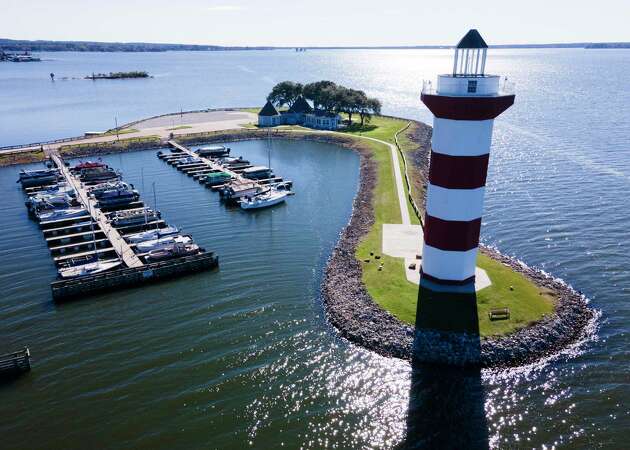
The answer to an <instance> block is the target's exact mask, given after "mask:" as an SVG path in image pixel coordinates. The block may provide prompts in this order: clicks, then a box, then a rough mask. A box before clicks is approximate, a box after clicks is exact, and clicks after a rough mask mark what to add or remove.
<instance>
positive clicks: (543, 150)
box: [0, 49, 630, 448]
mask: <svg viewBox="0 0 630 450" xmlns="http://www.w3.org/2000/svg"><path fill="white" fill-rule="evenodd" d="M42 56H43V57H44V58H46V59H47V60H46V61H44V62H41V63H33V64H10V63H2V64H0V145H10V144H16V143H26V142H34V141H40V140H46V139H54V138H60V137H65V136H73V135H79V134H81V133H83V132H84V131H87V130H102V129H105V128H110V127H112V126H113V124H114V117H117V119H118V122H119V123H123V122H128V121H132V120H135V119H139V118H141V117H143V116H149V115H154V114H161V113H165V112H169V111H177V110H179V109H180V108H182V109H183V110H190V109H198V108H208V107H211V108H217V107H227V106H255V105H262V103H263V101H264V97H265V96H266V94H267V93H268V91H269V90H270V88H271V87H272V86H273V84H275V83H276V82H278V81H282V80H284V79H293V80H298V81H302V82H308V81H312V80H316V79H331V80H334V81H336V82H338V83H341V84H346V85H348V86H353V87H356V88H360V89H364V90H365V91H366V92H368V94H370V95H374V96H377V97H379V98H380V99H381V100H382V101H383V105H384V108H383V109H384V112H385V113H388V114H395V115H400V116H405V117H412V118H416V119H420V120H424V121H430V115H429V112H428V111H427V110H426V109H425V108H424V107H423V106H422V105H421V103H420V100H419V89H420V86H421V82H422V79H423V78H427V79H428V78H434V77H435V75H436V74H437V73H440V72H447V71H448V70H449V68H450V64H451V55H450V52H446V51H438V50H431V51H420V50H418V51H415V50H414V51H411V50H395V51H394V50H356V51H307V52H305V53H295V52H292V51H273V52H227V53H187V52H171V53H159V54H120V53H114V54H104V53H102V54H100V53H86V54H79V53H76V54H75V53H50V54H43V55H42ZM488 68H489V71H490V72H496V73H501V74H505V75H507V76H508V78H509V79H510V80H511V81H513V82H515V84H516V87H517V99H516V103H515V105H514V106H513V107H512V108H511V109H510V110H509V111H508V112H506V113H505V114H504V115H502V116H501V118H500V119H499V120H498V121H497V123H496V124H495V135H494V136H495V139H494V145H493V149H492V158H491V167H490V172H489V182H488V190H487V195H486V208H485V213H484V225H483V228H482V238H483V240H484V241H485V242H486V243H487V244H492V245H495V246H497V247H498V248H499V249H500V250H501V251H502V252H504V253H507V254H510V255H513V256H516V257H518V258H520V259H522V260H523V261H525V262H526V263H528V264H530V265H534V266H537V267H540V268H542V269H544V270H546V271H548V272H549V273H551V274H553V275H555V276H558V277H560V278H562V279H564V280H565V281H566V282H568V283H570V284H571V285H573V286H574V287H575V288H576V289H578V290H581V291H582V292H584V293H585V295H587V296H588V297H589V298H590V299H591V301H592V303H591V304H592V306H593V307H594V308H596V309H597V310H599V311H601V317H600V319H599V320H598V322H597V329H596V333H595V337H594V338H592V339H589V340H588V341H587V342H584V343H582V345H580V346H578V347H576V348H574V349H571V350H570V351H568V352H566V353H565V354H563V355H560V356H559V357H557V358H555V359H553V360H551V361H547V362H545V363H543V364H539V365H537V366H535V367H529V368H525V369H520V370H514V371H509V372H504V373H500V374H492V373H482V374H481V375H480V376H475V375H471V374H456V378H452V377H453V375H452V374H447V375H445V376H442V374H440V373H437V374H436V373H432V371H431V370H427V369H425V370H424V371H423V370H418V371H415V372H414V374H413V375H412V370H411V368H410V365H409V364H408V363H406V362H403V361H399V360H395V359H387V358H382V357H380V356H377V355H374V354H372V353H370V352H367V351H364V350H361V349H359V348H357V347H355V346H352V345H350V344H348V343H347V342H344V341H342V340H340V339H338V338H337V337H336V336H335V334H334V331H333V330H331V328H330V327H329V326H328V325H327V323H326V321H325V316H324V311H323V308H322V305H321V301H320V299H319V295H318V289H319V284H320V280H321V273H322V268H323V267H324V265H325V261H326V259H327V257H328V256H329V254H330V251H331V249H332V247H333V246H334V243H335V241H336V239H337V236H338V233H339V231H340V230H341V229H342V227H343V226H344V224H345V223H346V222H347V220H348V218H349V216H350V213H351V203H352V198H353V196H354V195H355V193H356V189H357V180H358V158H357V157H356V155H354V154H353V153H352V152H349V151H347V150H343V149H339V148H337V147H334V146H329V145H322V144H316V143H296V142H274V143H273V144H272V147H273V152H272V154H273V166H274V167H275V169H276V171H277V172H278V173H279V174H281V175H282V176H286V177H287V178H290V179H292V180H294V182H295V190H296V192H297V195H296V196H295V197H292V198H290V199H289V201H288V203H287V204H286V205H283V206H280V207H278V208H274V209H272V210H269V211H260V212H258V213H255V214H245V213H243V212H241V211H240V210H234V209H231V210H229V209H225V208H224V207H223V206H221V205H220V204H219V201H218V196H217V195H216V194H214V193H212V192H210V191H207V190H205V189H203V188H201V187H200V186H199V185H198V184H196V183H195V182H194V181H192V180H191V179H190V178H188V177H186V176H184V175H182V174H180V173H179V172H177V171H176V170H174V169H173V168H171V167H170V166H168V165H166V164H164V163H163V162H161V161H159V160H158V159H157V158H156V157H155V152H153V151H147V152H137V153H133V154H129V155H125V156H118V155H113V156H109V157H107V158H105V159H106V160H107V162H109V163H110V164H112V165H113V166H115V167H117V168H120V169H121V170H122V171H123V172H124V176H125V179H126V180H128V181H131V182H133V183H134V184H135V185H136V187H138V188H139V189H140V190H141V191H143V192H144V194H145V195H143V197H144V198H145V200H146V201H147V202H149V203H152V193H151V183H152V182H153V181H156V183H157V192H158V208H159V209H160V210H162V212H163V213H164V215H165V217H166V219H167V221H168V222H170V223H172V224H176V225H178V226H180V227H182V228H184V230H186V231H187V232H190V233H191V234H192V235H193V236H194V238H195V239H196V240H197V241H198V242H199V243H201V244H202V245H203V246H205V247H207V248H208V249H212V250H215V251H217V252H218V253H219V255H220V258H221V268H220V270H219V271H216V272H211V273H205V274H201V275H198V276H191V277H188V278H183V279H180V280H176V281H173V282H169V283H162V284H159V285H155V286H149V287H147V288H143V289H138V290H129V291H123V292H121V293H117V294H113V295H103V296H100V297H94V298H89V299H85V300H84V301H80V302H76V303H72V304H69V305H63V306H55V305H54V304H53V303H52V301H51V297H50V289H49V282H50V281H51V279H52V278H53V276H54V267H53V264H52V260H51V258H50V256H49V254H48V251H47V248H46V245H45V243H44V240H43V238H42V235H41V233H40V231H39V229H38V228H37V227H36V226H35V224H34V223H33V222H31V221H29V220H28V219H27V216H26V210H25V208H24V206H23V200H24V198H23V194H22V192H21V191H20V190H19V188H18V187H17V186H18V185H16V184H15V180H16V179H17V176H16V173H17V171H18V170H19V167H10V168H3V169H0V192H2V201H1V202H0V229H2V230H3V231H4V232H5V238H4V239H2V240H0V256H1V257H2V261H3V264H2V265H0V287H1V288H2V290H3V294H4V295H3V298H2V299H1V300H0V352H2V351H5V350H11V349H13V348H15V347H21V346H22V345H24V344H28V345H29V346H30V347H31V350H32V352H33V354H34V356H33V367H34V370H33V371H32V372H31V373H30V374H29V375H27V376H25V377H22V378H21V379H19V380H18V381H16V382H14V383H12V384H9V385H3V386H0V415H1V416H2V417H3V420H2V421H0V432H2V435H3V445H2V446H3V448H4V447H6V448H86V447H107V448H241V447H246V446H248V445H249V446H251V447H252V448H279V447H280V446H281V445H282V444H284V446H285V447H287V448H299V447H303V448H326V447H330V448H389V447H393V446H395V445H396V444H397V443H399V442H400V441H401V439H403V436H404V435H405V433H406V431H407V430H408V429H410V430H412V432H413V433H414V437H415V438H416V439H418V440H420V439H422V437H423V436H425V435H426V434H428V433H429V432H431V431H434V429H433V430H432V429H431V428H427V427H425V429H423V426H422V423H431V422H432V421H431V420H429V419H430V418H435V417H439V418H440V419H443V420H440V421H433V422H434V426H437V427H439V426H440V424H442V426H446V425H444V424H446V423H448V418H449V415H453V416H454V415H457V414H458V411H461V410H465V411H468V410H470V411H472V412H475V411H476V412H481V414H480V415H479V417H477V419H478V420H476V421H473V422H474V423H473V424H472V425H471V427H472V429H471V430H468V431H469V433H473V434H474V435H475V436H481V437H482V438H483V439H484V440H487V443H488V444H489V445H491V446H495V447H502V448H543V447H544V446H546V447H547V448H549V447H552V446H556V447H567V448H598V447H601V448H623V447H624V444H625V440H627V430H628V429H629V427H630V410H629V407H628V401H629V400H630V388H629V384H628V380H629V379H630V369H629V367H630V357H629V352H628V347H629V344H630V339H629V335H628V329H629V327H630V325H629V319H630V307H629V306H628V305H629V303H628V298H629V296H630V269H629V266H630V264H629V263H630V257H629V256H628V255H629V254H630V243H629V241H628V229H629V225H628V224H629V223H630V196H628V192H629V190H630V156H629V150H630V142H629V140H630V139H629V136H630V106H629V105H630V93H629V90H628V84H627V74H628V73H630V51H623V50H577V49H576V50H492V51H491V52H490V56H489V64H488ZM136 69H137V70H147V71H148V72H150V73H151V74H153V75H154V76H155V78H152V79H148V80H126V81H119V80H112V81H105V80H103V81H97V82H92V81H86V80H71V79H70V80H62V79H61V78H62V77H69V78H72V77H82V76H85V75H87V74H89V73H92V72H109V71H118V70H136ZM50 72H54V73H55V74H56V78H57V81H56V82H55V83H51V82H50V80H49V79H48V74H49V73H50ZM231 146H232V148H233V151H234V153H235V154H242V155H244V156H246V157H248V158H250V159H252V160H256V161H258V162H261V163H265V162H266V158H267V150H268V149H267V143H266V142H246V143H235V144H231ZM143 179H144V187H143V182H142V180H143ZM449 376H450V377H451V378H448V377H449ZM445 379H448V380H450V381H453V382H452V383H449V385H448V386H445V383H444V382H443V381H442V383H440V381H439V380H445ZM471 392H476V393H478V394H479V395H470V393H471ZM410 393H411V395H410ZM410 399H411V400H410ZM409 410H411V411H412V414H411V415H410V416H409V417H411V419H410V420H409V421H407V417H408V411H409ZM423 418H425V419H427V420H425V421H423ZM423 433H425V434H423ZM462 434H464V433H462ZM465 442H466V441H463V442H462V447H465Z"/></svg>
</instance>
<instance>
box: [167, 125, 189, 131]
mask: <svg viewBox="0 0 630 450" xmlns="http://www.w3.org/2000/svg"><path fill="white" fill-rule="evenodd" d="M186 128H192V127H191V126H190V125H179V126H176V127H173V128H167V129H166V130H167V131H175V130H185V129H186Z"/></svg>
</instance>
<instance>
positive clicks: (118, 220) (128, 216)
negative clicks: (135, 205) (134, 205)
mask: <svg viewBox="0 0 630 450" xmlns="http://www.w3.org/2000/svg"><path fill="white" fill-rule="evenodd" d="M160 217H161V214H160V212H159V211H153V210H152V209H149V208H146V209H144V208H141V209H131V210H124V211H116V212H115V213H114V214H113V215H112V216H111V217H110V219H109V221H110V222H111V224H112V225H113V226H114V227H122V226H127V225H138V224H141V223H142V222H145V223H148V222H153V221H154V220H158V219H160Z"/></svg>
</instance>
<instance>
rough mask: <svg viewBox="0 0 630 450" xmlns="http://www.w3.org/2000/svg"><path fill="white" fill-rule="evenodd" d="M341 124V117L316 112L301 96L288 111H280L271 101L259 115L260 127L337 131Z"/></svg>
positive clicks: (324, 112)
mask: <svg viewBox="0 0 630 450" xmlns="http://www.w3.org/2000/svg"><path fill="white" fill-rule="evenodd" d="M340 124H341V116H339V114H335V113H329V112H327V111H322V110H316V109H313V107H312V106H311V105H310V104H309V103H308V101H307V100H306V99H305V98H304V97H302V96H300V97H298V99H297V100H296V101H295V103H293V105H291V107H290V108H289V110H288V111H281V112H278V110H277V109H276V108H275V106H273V104H272V103H271V102H269V101H267V103H265V106H263V108H262V109H261V110H260V112H259V113H258V126H259V127H274V126H277V125H302V126H305V127H309V128H316V129H318V130H336V129H337V128H339V125H340Z"/></svg>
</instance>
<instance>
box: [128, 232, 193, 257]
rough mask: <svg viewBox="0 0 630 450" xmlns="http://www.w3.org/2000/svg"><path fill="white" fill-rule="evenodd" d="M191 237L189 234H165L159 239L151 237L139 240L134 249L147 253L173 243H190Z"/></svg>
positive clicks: (170, 245)
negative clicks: (150, 238)
mask: <svg viewBox="0 0 630 450" xmlns="http://www.w3.org/2000/svg"><path fill="white" fill-rule="evenodd" d="M192 241H193V240H192V237H190V236H187V235H185V236H181V235H176V236H166V237H163V238H159V239H152V240H150V241H145V242H140V243H138V244H137V245H136V250H138V252H140V253H148V252H152V251H154V250H161V249H164V248H167V247H172V246H173V245H185V244H191V243H192Z"/></svg>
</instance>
